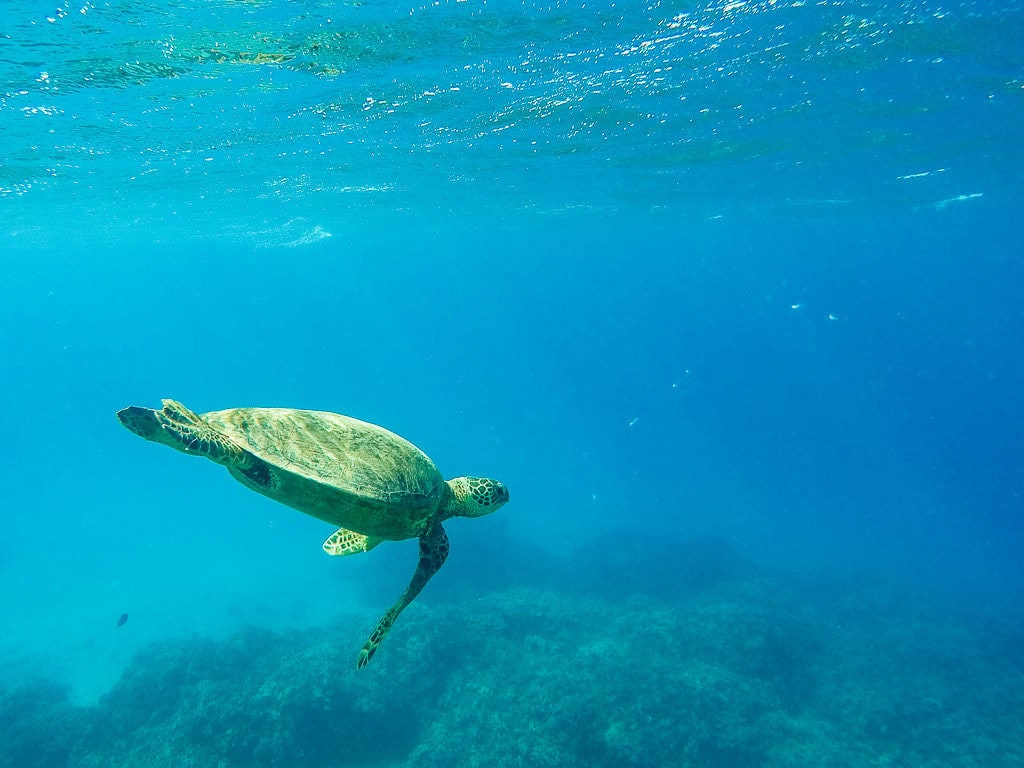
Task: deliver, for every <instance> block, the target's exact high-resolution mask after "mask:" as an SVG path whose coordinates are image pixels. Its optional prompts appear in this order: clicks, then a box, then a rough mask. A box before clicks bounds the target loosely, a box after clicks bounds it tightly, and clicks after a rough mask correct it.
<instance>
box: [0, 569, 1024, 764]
mask: <svg viewBox="0 0 1024 768" xmlns="http://www.w3.org/2000/svg"><path fill="white" fill-rule="evenodd" d="M584 574H585V569H581V570H580V571H579V574H578V575H584ZM652 574H654V572H652ZM654 575H656V574H654ZM654 575H652V580H653V581H652V583H653V582H657V581H658V579H657V578H654ZM584 583H586V582H585V581H584ZM593 583H595V584H597V586H598V587H599V588H598V589H593V590H589V591H588V590H586V589H576V590H574V591H569V590H564V589H559V590H553V589H550V588H539V587H532V588H513V589H506V590H503V591H499V592H494V593H489V594H486V596H483V597H481V596H480V595H477V596H476V597H468V596H466V597H462V598H460V599H459V600H457V601H454V602H447V603H437V602H434V603H429V602H418V603H416V604H414V605H413V606H412V607H410V608H409V610H408V611H407V612H406V614H405V615H403V617H402V622H401V623H400V624H399V625H398V626H397V627H396V628H395V630H394V631H393V632H392V634H391V636H390V637H389V638H388V642H387V643H386V645H385V646H384V647H383V648H382V649H381V653H379V654H378V655H377V657H376V658H375V659H374V662H373V664H371V665H370V667H369V668H368V669H366V670H363V671H360V672H357V671H356V670H355V668H354V666H355V665H354V658H355V656H354V651H355V650H356V649H357V648H358V646H359V644H360V643H361V641H362V637H363V635H364V634H365V631H367V630H368V629H369V627H365V626H362V625H361V624H357V623H354V622H342V623H339V624H338V625H336V626H331V627H325V628H323V629H319V630H316V631H302V632H294V633H285V634H278V633H273V632H269V631H266V630H256V629H251V630H246V631H244V632H241V633H239V634H237V635H236V636H234V637H232V638H231V639H229V640H227V641H218V642H214V641H210V640H201V639H194V640H188V641H176V642H173V643H172V642H167V643H164V644H160V645H157V646H153V647H151V648H149V649H148V650H147V651H146V652H145V653H143V654H141V655H139V656H138V657H137V658H136V659H135V660H134V662H133V663H132V664H131V666H130V667H129V668H128V669H127V670H126V672H125V674H124V676H123V678H122V679H121V681H120V682H119V683H118V684H117V685H116V686H115V687H114V688H113V689H112V690H111V691H110V692H109V693H108V694H106V695H105V697H104V698H103V699H102V700H101V701H100V702H99V703H98V704H97V705H96V706H94V707H76V706H74V705H72V704H71V703H69V701H68V698H67V694H66V692H65V691H63V690H62V689H60V688H59V687H57V686H55V685H53V684H52V683H40V684H38V685H35V686H28V687H24V686H23V687H20V688H17V689H14V690H3V691H0V766H3V768H8V767H10V768H14V767H15V766H19V767H20V766H27V765H32V766H36V767H37V768H100V766H103V768H129V767H131V768H171V767H172V766H173V767H174V768H184V767H187V766H204V767H205V766H210V767H211V768H242V767H245V768H285V767H288V768H294V767H295V766H309V767H310V768H320V767H323V768H332V767H335V766H395V767H396V768H397V767H399V766H400V767H402V768H441V767H442V766H444V768H476V767H477V766H489V767H493V768H502V767H504V766H509V767H510V768H511V766H538V767H541V766H566V767H569V768H572V767H573V766H581V767H582V766H591V767H594V766H597V767H601V766H608V767H609V768H610V767H611V766H665V767H666V768H667V767H668V766H673V767H674V768H679V767H680V766H702V767H707V768H718V767H720V766H721V767H723V768H725V767H728V768H746V767H748V766H749V767H750V768H753V767H754V766H759V767H763V768H798V767H799V768H804V767H805V766H810V765H813V766H816V767H818V768H829V767H835V768H839V767H840V766H910V765H913V766H915V768H930V767H932V766H934V768H940V766H941V767H942V768H949V766H985V767H986V768H1000V767H1001V766H1007V767H1009V766H1019V765H1022V764H1024V731H1022V729H1021V728H1020V723H1021V722H1024V650H1022V649H1024V643H1022V642H1021V641H1022V640H1024V632H1022V630H1021V627H1020V625H1019V624H1014V623H1012V622H1003V623H995V622H993V621H991V620H987V619H985V620H983V619H982V618H980V617H978V616H964V615H959V616H951V615H948V614H946V613H944V612H942V611H939V610H936V609H934V608H929V607H924V606H922V605H921V604H919V603H916V602H914V601H910V600H907V599H895V598H891V597H886V596H885V595H884V593H883V592H882V591H881V590H870V589H866V588H863V589H843V590H838V589H834V590H824V589H822V588H821V587H820V586H815V587H807V586H804V587H798V586H796V585H795V584H792V583H785V584H784V583H781V582H780V581H778V580H776V579H771V578H767V577H765V576H760V575H757V574H755V573H751V572H750V571H749V569H728V571H727V572H716V577H715V579H711V580H706V579H702V578H697V579H695V580H694V581H693V583H692V584H691V587H690V588H685V589H684V588H680V589H678V590H675V591H672V590H669V591H668V592H666V590H665V589H660V590H659V593H658V594H651V593H650V590H647V589H645V588H644V583H645V582H644V577H643V572H642V571H641V572H639V574H634V578H633V581H632V582H630V583H631V584H632V587H631V588H630V589H628V590H624V592H623V594H619V595H616V596H615V597H614V598H611V597H609V596H608V594H607V591H606V589H605V588H606V587H607V585H606V584H603V583H597V582H593ZM669 592H671V594H669Z"/></svg>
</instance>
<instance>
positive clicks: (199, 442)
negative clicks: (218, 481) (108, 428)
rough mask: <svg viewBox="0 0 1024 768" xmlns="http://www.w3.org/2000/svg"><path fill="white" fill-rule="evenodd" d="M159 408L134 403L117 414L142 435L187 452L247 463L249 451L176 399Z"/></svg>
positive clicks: (209, 457)
mask: <svg viewBox="0 0 1024 768" xmlns="http://www.w3.org/2000/svg"><path fill="white" fill-rule="evenodd" d="M163 404H164V407H163V408H161V409H160V410H159V411H154V410H153V409H152V408H140V407H139V406H136V405H133V406H131V407H130V408H125V409H124V410H122V411H118V412H117V418H118V419H120V421H121V423H122V424H124V425H125V427H127V428H128V429H130V430H131V431H132V432H134V433H135V434H137V435H138V436H139V437H144V438H146V439H147V440H152V441H153V442H154V443H163V444H164V445H169V446H170V447H171V448H174V449H176V450H179V451H181V452H183V453H189V454H192V455H197V456H205V457H206V458H208V459H212V460H213V461H215V462H217V463H218V464H225V465H236V464H245V463H247V462H245V461H244V456H245V452H244V451H243V450H242V449H241V448H239V447H238V446H237V445H235V444H234V443H233V442H231V441H230V440H228V439H227V438H226V437H224V435H222V434H220V433H219V432H217V431H216V430H215V429H214V428H213V427H211V426H210V425H209V424H207V423H206V422H205V421H203V419H202V417H201V416H197V415H196V414H194V413H192V411H190V410H189V409H188V408H186V407H185V406H183V405H182V404H181V403H178V402H175V401H174V400H164V401H163Z"/></svg>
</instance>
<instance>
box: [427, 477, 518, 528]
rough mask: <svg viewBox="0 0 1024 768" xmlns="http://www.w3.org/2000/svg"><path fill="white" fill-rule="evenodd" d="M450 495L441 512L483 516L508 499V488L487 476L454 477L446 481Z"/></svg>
mask: <svg viewBox="0 0 1024 768" xmlns="http://www.w3.org/2000/svg"><path fill="white" fill-rule="evenodd" d="M448 488H449V489H450V490H451V495H450V496H449V497H448V504H447V505H446V506H445V509H444V510H443V512H442V515H443V516H444V517H445V518H446V519H447V518H449V517H483V516H484V515H489V514H491V512H494V511H495V510H497V509H498V508H499V507H500V506H501V505H502V504H504V503H505V502H506V501H508V488H506V487H505V485H504V484H503V483H499V482H498V481H497V480H491V479H490V478H489V477H456V478H453V479H452V480H449V481H448Z"/></svg>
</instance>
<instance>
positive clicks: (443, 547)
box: [356, 523, 448, 669]
mask: <svg viewBox="0 0 1024 768" xmlns="http://www.w3.org/2000/svg"><path fill="white" fill-rule="evenodd" d="M447 558H448V534H446V533H445V532H444V528H442V527H441V524H440V523H437V524H436V525H435V526H434V527H433V528H431V529H430V530H429V531H428V532H427V533H425V534H424V535H423V536H421V537H420V561H419V564H418V565H417V566H416V573H414V574H413V575H412V581H410V582H409V586H408V587H406V590H405V592H403V593H402V596H401V597H400V598H398V601H397V602H396V603H395V604H394V605H393V606H391V607H390V608H388V610H387V613H385V614H384V615H383V616H382V617H381V619H380V621H379V622H377V627H376V629H374V630H373V632H372V634H371V635H370V637H369V639H368V640H367V641H366V642H365V643H364V644H363V647H362V649H361V650H360V651H359V658H358V659H357V660H356V668H357V669H362V668H363V667H365V666H366V665H367V664H369V663H370V659H372V658H373V654H374V653H376V652H377V647H378V646H379V645H380V644H381V643H382V642H383V641H384V638H385V636H386V635H387V634H388V632H389V631H390V630H391V625H392V624H394V623H395V620H396V619H397V618H398V614H400V613H401V612H402V611H403V610H404V609H405V606H407V605H408V604H409V603H411V602H412V601H413V600H415V599H416V595H418V594H419V593H420V591H421V590H422V589H423V587H425V586H426V584H427V582H428V581H430V577H431V576H433V575H434V574H435V573H437V572H438V570H439V569H440V568H441V566H442V565H444V561H445V560H446V559H447Z"/></svg>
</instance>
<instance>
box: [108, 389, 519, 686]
mask: <svg viewBox="0 0 1024 768" xmlns="http://www.w3.org/2000/svg"><path fill="white" fill-rule="evenodd" d="M163 406H164V407H163V408H162V409H160V410H159V411H156V410H153V409H151V408H140V407H138V406H132V407H130V408H125V409H124V410H122V411H118V414H117V417H118V419H120V420H121V423H122V424H124V426H126V427H127V428H128V429H130V430H131V431H132V432H134V433H135V434H137V435H139V436H141V437H144V438H146V439H147V440H152V441H153V442H156V443H163V444H164V445H169V446H171V447H172V448H176V449H177V450H179V451H183V452H184V453H188V454H192V455H195V456H205V457H206V458H208V459H211V460H212V461H215V462H217V463H218V464H223V465H224V466H225V467H227V469H228V472H230V473H231V475H232V477H234V478H235V479H236V480H238V481H239V482H240V483H242V485H245V486H246V487H248V488H251V489H252V490H254V491H257V492H258V493H262V494H263V495H264V496H269V497H270V498H272V499H274V500H276V501H280V502H281V503H282V504H287V505H288V506H289V507H292V508H293V509H297V510H299V511H300V512H305V513H306V514H307V515H312V516H313V517H316V518H319V519H320V520H323V521H325V522H328V523H330V524H331V525H335V526H339V527H338V530H337V531H335V532H334V533H332V534H331V535H330V536H328V537H327V540H326V541H325V542H324V544H323V548H324V551H325V552H327V554H329V555H352V554H356V553H358V552H367V551H369V550H371V549H373V548H374V547H375V546H377V545H378V544H379V543H380V542H382V541H400V540H402V539H411V538H418V539H419V540H420V559H419V565H418V566H417V567H416V572H415V573H414V574H413V577H412V581H410V582H409V586H408V587H407V588H406V590H405V592H404V593H403V594H402V596H401V597H400V598H399V599H398V601H397V602H396V603H395V604H394V605H393V606H391V608H390V609H388V611H387V612H386V613H385V614H384V616H383V617H381V620H380V621H379V622H378V623H377V628H376V629H374V631H373V633H372V634H371V635H370V638H369V639H368V640H367V641H366V643H365V644H364V645H363V648H362V650H361V651H360V652H359V658H358V661H357V664H356V666H357V667H358V668H360V669H361V668H362V667H365V666H366V664H367V663H368V662H369V661H370V659H371V658H372V657H373V654H374V652H375V651H376V650H377V646H379V645H380V643H381V641H382V640H383V639H384V636H385V635H387V633H388V630H390V629H391V625H392V624H394V622H395V619H397V618H398V614H400V613H401V612H402V609H404V608H405V606H407V605H408V604H409V603H411V602H412V601H413V599H414V598H415V597H416V595H418V594H419V593H420V590H422V589H423V587H424V585H425V584H426V583H427V581H429V580H430V577H431V576H433V575H434V574H435V573H437V570H438V569H439V568H440V567H441V566H442V565H443V564H444V561H445V558H446V557H447V556H448V537H447V535H446V534H445V532H444V528H443V527H442V525H441V524H442V523H443V522H444V521H445V520H447V519H448V518H450V517H481V516H483V515H487V514H490V513H491V512H494V511H495V510H496V509H498V508H499V507H500V506H501V505H502V504H504V503H505V502H506V501H508V490H507V489H506V488H505V486H504V485H502V484H501V483H499V482H498V481H497V480H489V479H487V478H482V477H456V478H455V479H453V480H448V481H447V482H446V481H445V479H444V478H443V477H442V476H441V473H440V472H438V470H437V467H435V466H434V463H433V462H432V461H431V460H430V459H428V458H427V456H426V455H425V454H424V453H423V451H421V450H420V449H419V448H417V447H416V446H414V445H413V444H412V443H410V442H408V441H406V440H404V439H402V438H401V437H399V436H398V435H396V434H394V433H392V432H389V431H388V430H386V429H384V428H383V427H378V426H376V425H375V424H369V423H367V422H365V421H359V420H357V419H353V418H350V417H349V416H342V415H340V414H337V413H326V412H323V411H300V410H295V409H292V408H230V409H228V410H225V411H213V412H211V413H204V414H202V415H197V414H195V413H193V412H192V411H190V410H188V409H187V408H186V407H185V406H183V405H182V404H181V403H178V402H175V401H174V400H164V401H163Z"/></svg>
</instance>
